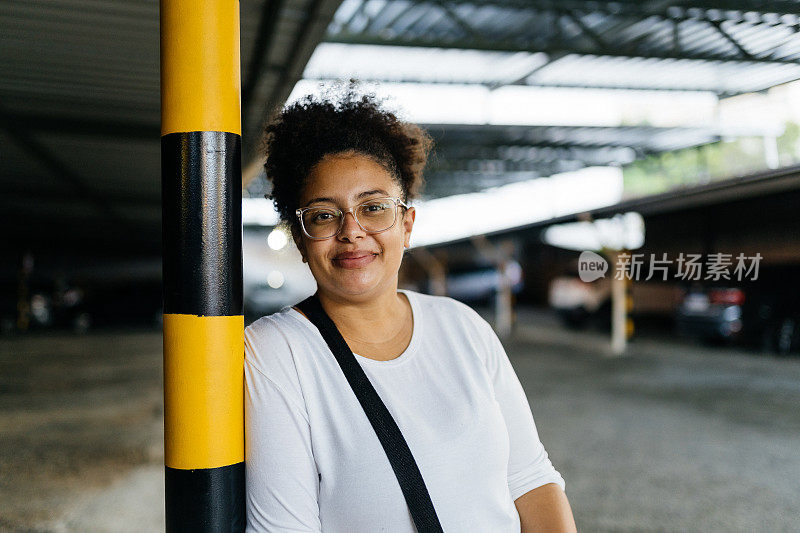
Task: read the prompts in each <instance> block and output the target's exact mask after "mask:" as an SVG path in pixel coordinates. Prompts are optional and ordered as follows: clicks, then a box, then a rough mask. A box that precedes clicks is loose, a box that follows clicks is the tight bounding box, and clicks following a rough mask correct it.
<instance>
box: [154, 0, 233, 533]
mask: <svg viewBox="0 0 800 533" xmlns="http://www.w3.org/2000/svg"><path fill="white" fill-rule="evenodd" d="M240 107H241V80H240V73H239V2H238V0H161V173H162V176H161V182H162V205H163V219H162V224H163V231H162V236H163V276H164V463H165V469H166V480H165V484H166V520H167V521H166V525H167V531H169V532H177V531H192V532H195V531H196V532H207V531H215V532H216V531H226V532H227V531H230V532H233V531H244V525H245V517H244V398H243V388H244V384H243V357H244V338H243V331H244V316H243V315H242V226H241V224H242V203H241V198H242V195H241V174H242V169H241V110H240Z"/></svg>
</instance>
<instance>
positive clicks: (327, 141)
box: [245, 87, 575, 533]
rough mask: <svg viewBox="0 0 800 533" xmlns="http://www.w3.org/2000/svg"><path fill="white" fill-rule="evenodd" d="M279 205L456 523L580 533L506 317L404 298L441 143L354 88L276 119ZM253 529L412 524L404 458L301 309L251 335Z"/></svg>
mask: <svg viewBox="0 0 800 533" xmlns="http://www.w3.org/2000/svg"><path fill="white" fill-rule="evenodd" d="M265 132H266V136H265V141H266V152H267V161H266V165H265V167H266V170H267V176H268V177H269V178H270V180H271V181H272V183H273V189H272V193H271V195H270V196H271V198H272V199H273V200H274V202H275V204H276V208H277V210H278V211H279V213H280V215H281V218H282V220H283V221H285V222H286V223H288V224H289V225H290V227H291V230H292V235H293V238H294V241H295V243H296V244H297V247H298V249H299V250H300V252H301V254H302V257H303V261H304V262H307V263H308V266H309V268H310V269H311V273H312V274H313V276H314V278H315V279H316V282H317V286H318V290H317V296H318V298H319V301H320V302H321V304H322V306H323V308H324V310H325V311H326V313H327V314H328V315H329V316H330V317H331V319H332V320H333V322H334V323H335V325H336V327H337V329H338V330H339V332H340V333H341V334H342V337H343V338H344V339H345V341H346V342H347V345H348V346H349V347H350V349H351V350H352V352H353V353H354V354H355V357H356V359H357V361H358V362H359V364H360V366H361V367H362V368H363V370H364V372H365V374H366V375H367V377H368V378H369V380H370V382H371V383H372V385H373V386H374V388H375V390H376V391H377V392H378V394H379V396H380V398H381V399H382V401H383V403H384V404H385V405H386V407H387V408H388V410H389V411H390V413H391V415H392V417H393V418H394V420H395V422H396V423H397V425H398V426H399V429H400V430H401V432H402V434H403V437H404V438H405V440H406V442H407V443H408V446H409V448H410V449H411V452H412V454H413V456H414V459H415V460H416V463H417V465H418V467H419V470H420V472H421V474H422V477H423V478H424V482H425V485H426V486H427V489H428V491H429V493H430V497H431V501H432V503H433V506H434V508H435V511H436V514H437V516H438V518H439V520H440V522H441V525H442V528H443V530H444V531H445V532H448V533H449V532H491V533H495V532H511V531H520V530H521V531H523V532H532V531H553V532H557V531H575V524H574V521H573V518H572V511H571V510H570V507H569V503H568V501H567V498H566V495H565V494H564V491H563V489H564V486H565V484H564V480H563V478H562V477H561V475H560V474H559V473H558V472H557V471H556V470H555V469H554V468H553V466H552V464H551V462H550V460H549V458H548V454H547V452H546V451H545V449H544V447H543V446H542V444H541V442H540V440H539V437H538V434H537V431H536V426H535V424H534V421H533V416H532V414H531V410H530V407H529V405H528V402H527V400H526V397H525V394H524V392H523V390H522V387H521V386H520V383H519V380H518V379H517V376H516V374H515V373H514V370H513V368H512V366H511V364H510V362H509V360H508V357H507V355H506V353H505V351H504V350H503V347H502V345H501V344H500V341H499V340H498V338H497V336H496V335H495V334H494V332H493V330H492V328H491V327H490V326H489V324H488V323H487V322H486V321H484V320H483V319H482V318H481V317H480V316H479V315H478V314H477V313H476V312H475V311H473V310H472V309H471V308H469V307H468V306H466V305H464V304H462V303H460V302H457V301H455V300H453V299H450V298H446V297H440V296H430V295H425V294H421V293H417V292H414V291H410V290H400V291H398V288H397V285H398V270H399V268H400V263H401V260H402V258H403V253H404V249H405V248H408V247H409V245H410V239H411V232H412V229H413V226H414V218H415V216H416V214H415V208H414V207H410V206H409V204H408V203H409V201H410V199H411V198H412V197H413V196H414V195H415V194H416V192H417V190H418V189H419V186H420V182H421V174H422V168H423V166H424V164H425V161H426V158H427V154H428V151H429V149H430V146H431V140H430V137H429V136H427V134H425V133H424V132H423V131H422V130H421V129H420V128H418V127H416V126H414V125H411V124H407V123H403V122H400V121H399V120H398V119H397V118H396V117H395V115H393V114H392V113H389V112H387V111H384V110H383V109H382V108H381V107H380V105H379V103H378V102H376V101H375V99H374V98H373V97H370V96H362V97H358V96H356V95H355V92H354V90H353V88H352V87H351V88H350V89H349V90H348V91H347V92H346V93H345V94H344V95H343V96H342V97H341V98H340V99H339V100H338V101H335V99H334V100H331V99H315V98H314V97H313V96H308V97H306V98H305V99H303V100H301V101H299V102H297V103H295V104H293V105H291V106H289V107H287V108H285V109H284V110H283V111H282V112H280V113H279V114H277V115H276V116H275V117H274V118H273V119H272V121H271V122H270V123H269V124H268V125H267V127H266V130H265ZM245 354H246V357H245V383H246V396H245V412H246V428H245V434H246V461H245V464H246V474H247V475H246V479H247V488H246V492H247V530H248V531H270V532H272V531H280V532H283V531H323V532H325V533H336V532H348V533H349V532H365V533H366V532H369V533H371V532H375V531H386V532H390V533H395V532H397V533H405V532H413V531H415V527H414V523H413V520H412V517H411V515H410V513H409V509H408V506H407V504H406V501H405V500H404V496H403V493H402V491H401V489H400V486H399V483H398V481H397V478H396V477H395V474H394V472H393V470H392V467H391V465H390V463H389V461H388V459H387V455H386V453H385V452H384V449H383V448H382V446H381V443H380V441H379V440H378V438H377V436H376V433H375V431H374V429H373V427H372V426H371V424H370V422H369V420H368V419H367V417H366V415H365V413H364V410H363V408H362V407H361V405H360V404H359V402H358V400H357V398H356V396H355V394H354V392H353V390H352V388H351V387H350V385H349V383H348V382H347V380H346V378H345V376H344V374H343V372H342V370H341V368H340V367H339V365H338V364H337V362H336V360H335V358H334V356H333V354H332V352H331V351H330V349H329V348H328V346H327V344H326V343H325V341H324V340H323V338H322V336H321V335H320V333H319V330H318V329H317V328H316V327H315V326H314V325H313V324H312V323H311V322H310V321H309V320H308V318H306V316H305V315H304V314H302V313H301V312H300V311H299V310H298V309H296V308H294V307H288V306H287V307H284V308H283V309H282V310H281V311H279V312H277V313H275V314H272V315H269V316H265V317H262V318H260V319H259V320H257V321H255V322H254V323H253V324H251V325H250V326H248V327H247V328H246V330H245Z"/></svg>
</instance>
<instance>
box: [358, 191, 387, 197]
mask: <svg viewBox="0 0 800 533" xmlns="http://www.w3.org/2000/svg"><path fill="white" fill-rule="evenodd" d="M378 193H380V194H384V195H386V196H389V193H388V192H386V191H384V190H383V189H372V190H371V191H364V192H362V193H359V194H358V196H356V198H363V197H365V196H371V195H373V194H378Z"/></svg>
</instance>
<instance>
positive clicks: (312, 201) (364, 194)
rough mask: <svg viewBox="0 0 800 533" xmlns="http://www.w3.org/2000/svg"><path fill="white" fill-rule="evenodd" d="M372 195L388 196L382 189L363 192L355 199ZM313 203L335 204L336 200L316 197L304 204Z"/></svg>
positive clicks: (327, 197)
mask: <svg viewBox="0 0 800 533" xmlns="http://www.w3.org/2000/svg"><path fill="white" fill-rule="evenodd" d="M373 194H383V195H385V196H389V193H388V192H386V191H385V190H383V189H372V190H370V191H364V192H360V193H358V195H356V198H364V197H365V196H372V195H373ZM315 202H329V203H332V204H335V203H336V200H334V199H333V198H330V197H329V196H318V197H316V198H312V199H311V200H309V201H308V202H306V205H310V204H313V203H315Z"/></svg>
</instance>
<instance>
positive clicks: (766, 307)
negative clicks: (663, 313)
mask: <svg viewBox="0 0 800 533" xmlns="http://www.w3.org/2000/svg"><path fill="white" fill-rule="evenodd" d="M769 277H771V276H768V278H767V279H764V280H763V282H762V283H751V284H747V285H745V286H744V287H741V286H733V285H726V286H703V285H695V286H693V287H692V288H691V289H689V290H688V291H687V292H686V295H685V297H684V298H683V301H682V302H681V304H680V305H679V307H678V310H677V314H676V326H677V331H678V334H680V335H683V336H687V337H692V338H697V339H700V340H704V341H708V342H716V343H726V344H741V345H747V346H751V347H754V348H758V349H761V350H764V351H771V352H776V353H779V354H789V353H797V352H800V303H798V299H797V298H798V291H797V286H796V285H797V281H795V280H794V279H793V278H792V277H787V278H784V281H783V282H780V281H777V280H776V279H769Z"/></svg>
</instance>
